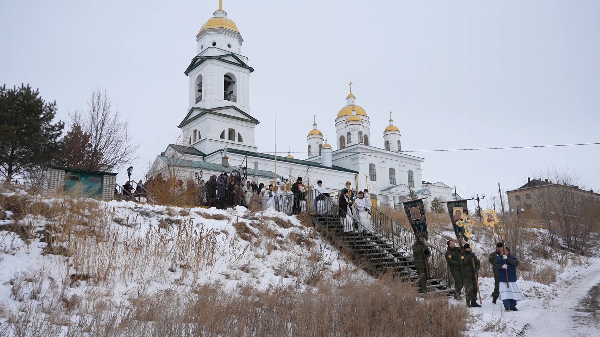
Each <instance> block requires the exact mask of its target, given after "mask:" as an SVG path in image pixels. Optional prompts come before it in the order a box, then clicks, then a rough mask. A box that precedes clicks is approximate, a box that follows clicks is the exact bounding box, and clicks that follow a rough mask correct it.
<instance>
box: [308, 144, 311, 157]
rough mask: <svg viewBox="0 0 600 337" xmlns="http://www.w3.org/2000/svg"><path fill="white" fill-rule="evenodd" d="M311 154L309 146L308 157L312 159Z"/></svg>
mask: <svg viewBox="0 0 600 337" xmlns="http://www.w3.org/2000/svg"><path fill="white" fill-rule="evenodd" d="M310 155H311V153H310V145H309V146H308V156H309V157H310Z"/></svg>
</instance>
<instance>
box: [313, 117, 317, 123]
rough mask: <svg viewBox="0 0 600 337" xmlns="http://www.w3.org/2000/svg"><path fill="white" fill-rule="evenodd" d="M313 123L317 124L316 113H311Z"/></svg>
mask: <svg viewBox="0 0 600 337" xmlns="http://www.w3.org/2000/svg"><path fill="white" fill-rule="evenodd" d="M313 123H314V124H317V115H313Z"/></svg>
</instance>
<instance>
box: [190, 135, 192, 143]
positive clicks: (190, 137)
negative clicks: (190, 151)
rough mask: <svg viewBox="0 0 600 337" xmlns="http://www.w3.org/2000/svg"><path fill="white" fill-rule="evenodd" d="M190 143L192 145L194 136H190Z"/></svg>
mask: <svg viewBox="0 0 600 337" xmlns="http://www.w3.org/2000/svg"><path fill="white" fill-rule="evenodd" d="M190 145H192V136H190Z"/></svg>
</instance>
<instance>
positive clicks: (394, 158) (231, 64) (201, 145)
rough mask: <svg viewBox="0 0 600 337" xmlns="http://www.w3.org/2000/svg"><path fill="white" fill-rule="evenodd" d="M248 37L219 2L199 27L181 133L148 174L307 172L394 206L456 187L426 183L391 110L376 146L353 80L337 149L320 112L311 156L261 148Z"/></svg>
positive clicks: (306, 177) (261, 176)
mask: <svg viewBox="0 0 600 337" xmlns="http://www.w3.org/2000/svg"><path fill="white" fill-rule="evenodd" d="M243 42H244V40H243V38H242V35H241V34H240V31H239V30H238V28H237V26H236V24H235V23H234V22H233V21H232V20H231V19H229V18H228V17H227V13H226V12H225V11H224V10H223V9H222V6H221V5H219V9H218V10H217V11H215V12H214V13H213V17H211V18H210V19H209V20H208V21H207V22H206V23H205V24H204V25H203V26H202V27H201V28H200V31H199V32H198V34H197V35H196V44H197V55H196V56H194V58H193V59H192V60H191V62H190V64H189V65H188V67H187V69H186V70H185V72H184V73H185V75H186V76H187V77H188V82H189V109H188V111H187V114H186V115H185V117H184V118H183V120H182V121H181V122H180V123H179V125H178V128H179V129H181V135H182V137H181V139H182V141H181V142H180V144H170V145H168V146H167V149H166V150H165V151H164V152H162V153H161V155H159V156H157V158H156V160H155V161H154V163H153V165H152V167H151V169H150V172H149V173H148V178H150V177H154V176H156V175H158V174H162V175H163V176H171V175H175V176H177V178H179V179H182V180H184V181H187V180H192V181H195V180H196V179H203V180H208V177H210V176H211V175H213V174H214V175H218V174H220V173H222V172H231V171H232V170H233V169H237V170H239V171H244V172H246V173H247V176H248V179H249V180H255V181H257V182H258V183H260V182H263V183H265V184H266V185H268V184H269V183H272V182H273V181H274V180H275V177H277V178H278V179H280V180H283V181H286V180H295V179H296V178H297V177H303V181H304V184H305V185H307V186H308V185H310V186H314V185H315V183H316V181H317V180H319V179H320V180H322V181H323V185H324V186H325V187H326V188H329V189H331V190H339V189H341V188H342V187H343V186H344V184H345V182H346V181H350V182H352V186H353V188H355V187H356V185H357V184H358V187H359V189H361V190H362V189H365V188H367V186H368V188H369V190H370V192H371V193H372V194H373V195H375V196H376V198H377V201H378V205H390V206H392V207H394V206H397V205H399V204H400V203H401V202H403V201H406V200H407V199H408V198H409V195H410V194H411V191H412V192H413V193H415V194H416V195H417V196H418V197H426V198H428V199H433V198H434V197H436V196H437V197H442V198H444V199H445V200H448V196H450V195H452V188H450V187H448V186H446V185H444V184H442V183H436V185H435V186H436V188H435V189H431V188H429V187H431V184H422V182H423V181H422V178H423V170H422V168H421V163H423V161H424V159H423V158H419V157H416V156H412V155H409V154H406V153H403V152H402V143H401V135H400V130H399V129H398V127H396V126H395V125H394V121H393V120H392V115H391V113H390V119H389V126H388V127H386V128H385V129H384V130H381V131H379V132H382V134H379V135H381V136H382V137H383V143H384V148H377V147H375V146H373V138H372V136H371V126H370V119H369V116H368V115H367V111H366V110H365V109H364V108H362V107H361V106H359V105H357V104H356V97H355V96H354V94H353V93H352V83H350V93H349V95H348V96H347V97H346V102H345V105H343V106H342V108H341V109H340V111H339V112H338V113H337V116H336V117H335V128H336V139H335V141H334V142H335V144H334V145H333V146H335V150H334V149H333V147H332V145H330V144H328V143H327V141H326V140H325V139H324V137H323V134H322V132H321V131H319V130H318V128H317V123H316V119H315V122H314V124H313V126H312V130H310V131H309V132H308V136H307V150H308V158H307V159H306V160H301V159H295V158H293V157H292V156H291V155H289V154H288V156H277V157H275V156H274V155H272V154H265V153H260V152H258V148H257V146H256V144H255V129H256V127H257V125H259V123H260V122H259V121H258V120H257V119H256V118H254V117H253V116H252V114H251V109H250V75H251V74H252V72H254V68H252V67H251V66H250V65H249V64H248V58H247V57H245V56H244V55H243V54H242V44H243ZM321 116H327V113H326V112H325V113H321ZM376 133H378V132H377V131H376ZM376 137H378V136H376ZM379 137H380V136H379ZM334 142H331V143H332V144H333V143H334ZM440 184H441V185H440ZM440 186H443V187H442V188H441V189H440ZM438 194H439V195H438Z"/></svg>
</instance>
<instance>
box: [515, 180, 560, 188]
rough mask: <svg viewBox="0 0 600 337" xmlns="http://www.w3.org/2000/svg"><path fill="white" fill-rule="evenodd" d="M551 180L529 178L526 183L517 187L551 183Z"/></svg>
mask: <svg viewBox="0 0 600 337" xmlns="http://www.w3.org/2000/svg"><path fill="white" fill-rule="evenodd" d="M551 184H552V182H551V181H548V179H546V180H541V179H529V180H528V181H527V184H525V185H523V186H521V187H519V188H520V189H521V188H529V187H537V186H544V185H551Z"/></svg>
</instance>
